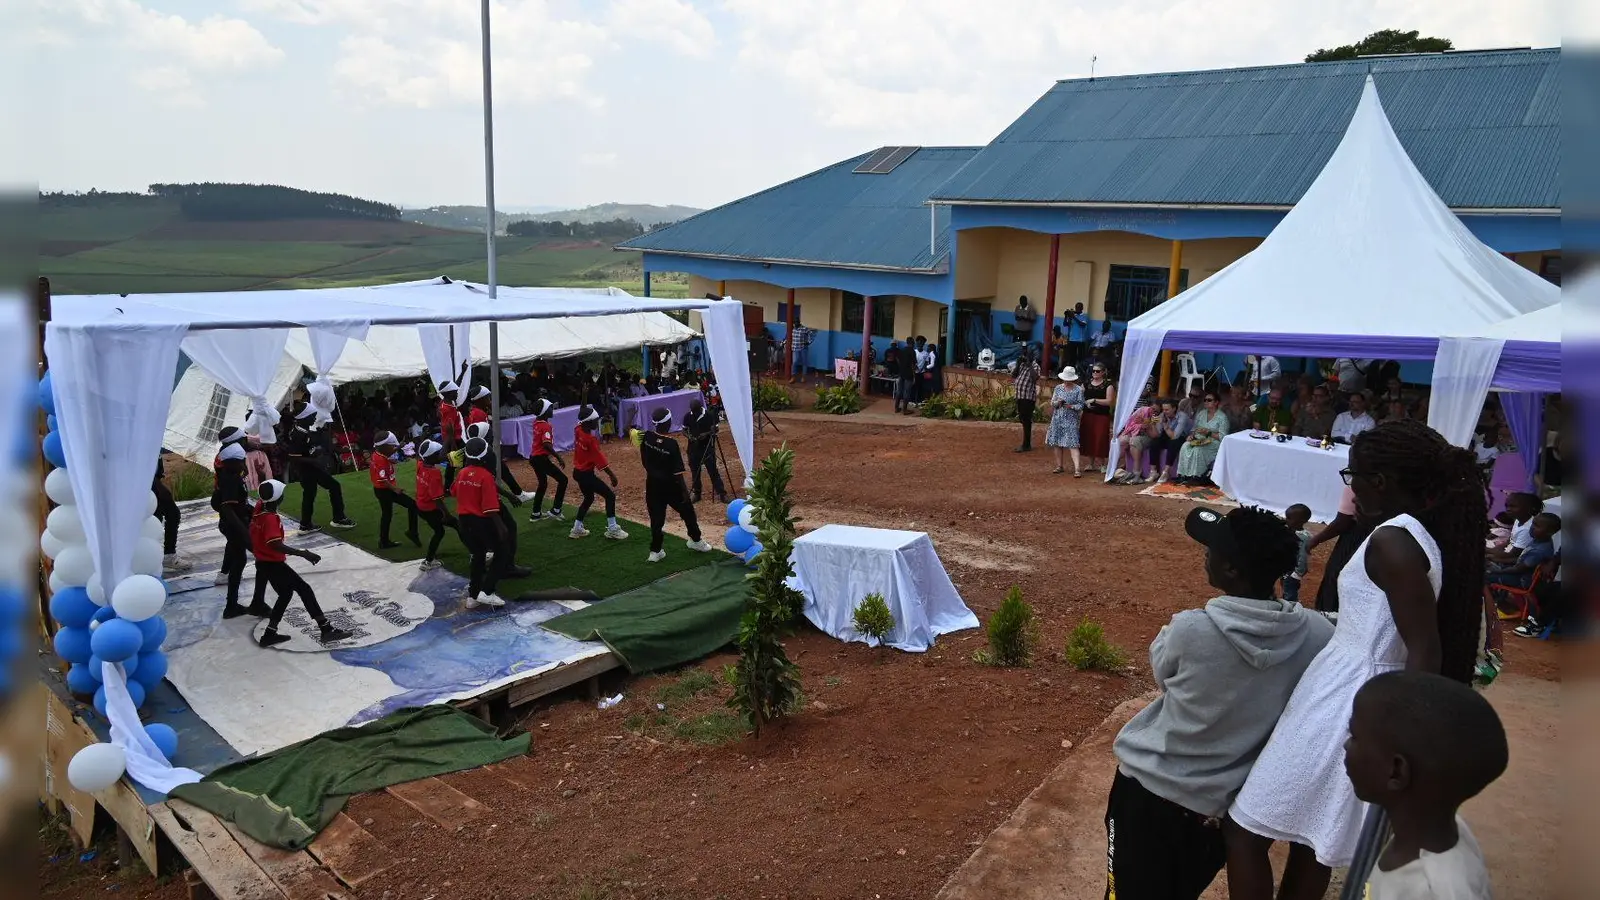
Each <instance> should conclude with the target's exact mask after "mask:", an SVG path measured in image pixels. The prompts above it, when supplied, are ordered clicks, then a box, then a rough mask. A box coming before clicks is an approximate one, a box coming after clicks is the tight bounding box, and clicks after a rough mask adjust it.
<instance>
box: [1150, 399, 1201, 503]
mask: <svg viewBox="0 0 1600 900" xmlns="http://www.w3.org/2000/svg"><path fill="white" fill-rule="evenodd" d="M1156 427H1157V434H1156V437H1155V439H1154V440H1153V441H1151V442H1150V450H1149V452H1150V468H1151V470H1152V471H1153V473H1154V474H1155V475H1156V476H1157V478H1156V480H1157V481H1159V482H1162V483H1165V482H1166V481H1167V480H1168V479H1170V478H1171V477H1172V476H1173V474H1175V473H1174V470H1175V469H1176V468H1177V466H1178V452H1179V451H1180V450H1182V449H1183V444H1184V442H1185V441H1187V440H1188V439H1189V432H1190V431H1191V430H1192V429H1193V428H1194V416H1191V415H1189V414H1188V413H1186V412H1184V411H1183V410H1182V409H1179V408H1178V404H1177V403H1174V402H1173V401H1171V400H1162V401H1161V417H1160V418H1159V419H1158V420H1156Z"/></svg>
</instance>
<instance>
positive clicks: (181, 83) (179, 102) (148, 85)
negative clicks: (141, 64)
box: [133, 66, 205, 108]
mask: <svg viewBox="0 0 1600 900" xmlns="http://www.w3.org/2000/svg"><path fill="white" fill-rule="evenodd" d="M133 81H134V83H135V84H137V85H138V86H139V87H141V88H144V89H145V90H147V91H149V92H150V93H152V94H155V95H157V96H158V97H160V98H161V102H162V103H163V104H165V105H167V106H173V107H179V108H193V107H199V106H204V105H205V100H204V99H203V98H202V97H201V96H200V92H199V91H197V90H196V89H195V85H194V79H193V78H192V77H190V75H189V72H188V70H186V69H183V68H180V67H178V66H155V67H154V68H150V69H143V70H140V71H138V72H136V73H134V76H133Z"/></svg>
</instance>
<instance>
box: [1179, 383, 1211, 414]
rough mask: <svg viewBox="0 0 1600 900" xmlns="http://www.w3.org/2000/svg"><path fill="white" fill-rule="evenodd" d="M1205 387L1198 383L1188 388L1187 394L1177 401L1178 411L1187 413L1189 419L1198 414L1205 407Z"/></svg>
mask: <svg viewBox="0 0 1600 900" xmlns="http://www.w3.org/2000/svg"><path fill="white" fill-rule="evenodd" d="M1205 395H1206V392H1205V389H1204V388H1202V387H1201V386H1200V385H1198V384H1197V385H1195V386H1193V387H1191V388H1189V395H1188V396H1187V397H1184V398H1183V399H1181V400H1179V401H1178V412H1181V413H1183V414H1185V415H1187V416H1188V417H1189V418H1190V419H1193V418H1194V417H1195V416H1198V415H1200V412H1201V411H1202V410H1204V409H1205V408H1206V403H1205Z"/></svg>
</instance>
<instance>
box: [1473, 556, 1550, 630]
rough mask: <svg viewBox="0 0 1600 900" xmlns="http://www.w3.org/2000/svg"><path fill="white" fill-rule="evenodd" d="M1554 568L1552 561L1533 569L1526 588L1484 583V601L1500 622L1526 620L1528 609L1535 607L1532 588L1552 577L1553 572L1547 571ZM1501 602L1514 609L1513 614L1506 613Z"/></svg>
mask: <svg viewBox="0 0 1600 900" xmlns="http://www.w3.org/2000/svg"><path fill="white" fill-rule="evenodd" d="M1554 568H1555V565H1554V561H1553V560H1552V561H1550V562H1546V563H1544V564H1542V565H1540V566H1539V568H1537V569H1534V570H1533V579H1532V580H1531V581H1529V582H1528V586H1527V587H1512V586H1511V585H1508V584H1488V583H1485V584H1484V586H1483V596H1484V599H1486V600H1488V601H1489V603H1491V604H1493V605H1492V606H1491V607H1490V608H1491V609H1493V610H1494V611H1495V612H1496V614H1497V615H1499V617H1500V619H1501V621H1516V620H1520V619H1526V618H1527V617H1528V607H1529V606H1537V604H1536V603H1535V602H1534V598H1533V591H1534V588H1537V587H1538V586H1539V583H1540V582H1541V581H1543V580H1544V579H1545V578H1547V577H1553V572H1551V571H1547V570H1553V569H1554ZM1502 601H1503V602H1504V603H1509V604H1510V605H1511V606H1512V607H1513V608H1514V609H1515V612H1506V611H1505V609H1504V608H1503V607H1502Z"/></svg>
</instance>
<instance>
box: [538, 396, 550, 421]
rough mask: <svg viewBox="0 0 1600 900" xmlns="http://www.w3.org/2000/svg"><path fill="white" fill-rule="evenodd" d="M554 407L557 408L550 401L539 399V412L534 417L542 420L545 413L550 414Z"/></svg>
mask: <svg viewBox="0 0 1600 900" xmlns="http://www.w3.org/2000/svg"><path fill="white" fill-rule="evenodd" d="M554 407H555V404H554V403H551V402H550V401H549V400H547V399H546V398H544V397H540V398H539V411H538V412H536V413H534V415H535V416H539V417H541V418H542V417H543V416H544V415H545V413H548V412H549V411H550V410H551V409H553V408H554Z"/></svg>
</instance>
